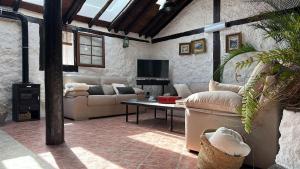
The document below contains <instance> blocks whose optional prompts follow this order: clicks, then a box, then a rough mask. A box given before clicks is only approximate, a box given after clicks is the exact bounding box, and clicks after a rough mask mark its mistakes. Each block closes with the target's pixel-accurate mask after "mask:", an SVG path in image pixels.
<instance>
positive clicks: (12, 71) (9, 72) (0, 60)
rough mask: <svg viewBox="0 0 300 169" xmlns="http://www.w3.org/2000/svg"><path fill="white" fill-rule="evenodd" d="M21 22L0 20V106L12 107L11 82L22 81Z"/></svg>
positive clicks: (9, 110) (8, 108) (9, 109)
mask: <svg viewBox="0 0 300 169" xmlns="http://www.w3.org/2000/svg"><path fill="white" fill-rule="evenodd" d="M21 40H22V36H21V23H20V22H16V21H12V20H7V19H1V20H0V54H1V56H0V65H1V66H0V104H1V105H0V106H3V104H5V105H7V111H8V112H9V118H11V113H10V112H11V108H12V104H11V103H12V84H13V83H18V82H21V81H22V48H21V47H22V44H21Z"/></svg>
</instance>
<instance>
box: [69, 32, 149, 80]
mask: <svg viewBox="0 0 300 169" xmlns="http://www.w3.org/2000/svg"><path fill="white" fill-rule="evenodd" d="M150 46H151V44H148V43H143V42H136V41H129V47H128V48H123V40H122V39H118V38H111V37H105V68H88V67H79V72H78V73H79V74H87V75H93V76H100V77H126V78H127V80H128V82H129V83H130V84H131V85H135V80H136V69H137V68H136V67H137V59H138V58H147V57H149V52H150ZM66 74H74V73H66Z"/></svg>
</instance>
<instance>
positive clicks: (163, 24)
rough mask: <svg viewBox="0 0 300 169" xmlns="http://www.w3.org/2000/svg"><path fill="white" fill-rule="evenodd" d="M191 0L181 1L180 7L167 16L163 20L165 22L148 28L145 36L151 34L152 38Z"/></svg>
mask: <svg viewBox="0 0 300 169" xmlns="http://www.w3.org/2000/svg"><path fill="white" fill-rule="evenodd" d="M192 1H193V0H185V1H183V2H182V1H181V2H182V3H181V5H180V7H179V8H178V9H177V10H175V11H174V12H172V13H171V14H170V15H169V17H168V18H167V19H166V20H165V22H163V21H161V22H160V24H158V25H157V26H156V27H154V29H151V30H149V32H147V33H145V34H146V35H147V36H151V37H152V38H153V37H154V36H156V35H157V34H158V33H159V32H160V31H161V30H162V29H163V28H165V27H166V26H167V25H168V24H169V23H170V22H171V21H172V20H173V19H174V18H175V17H176V16H177V15H178V14H179V13H180V12H181V11H182V10H183V9H184V8H185V7H186V6H187V5H189V4H190V3H191V2H192Z"/></svg>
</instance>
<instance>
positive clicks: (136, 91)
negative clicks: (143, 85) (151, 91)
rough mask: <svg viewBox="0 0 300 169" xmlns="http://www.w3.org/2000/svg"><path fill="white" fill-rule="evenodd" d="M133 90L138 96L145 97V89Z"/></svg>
mask: <svg viewBox="0 0 300 169" xmlns="http://www.w3.org/2000/svg"><path fill="white" fill-rule="evenodd" d="M133 90H134V93H135V94H137V95H143V94H144V93H145V91H144V90H143V89H140V88H137V87H134V88H133Z"/></svg>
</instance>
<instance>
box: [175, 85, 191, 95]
mask: <svg viewBox="0 0 300 169" xmlns="http://www.w3.org/2000/svg"><path fill="white" fill-rule="evenodd" d="M174 88H175V89H176V92H177V94H178V96H179V97H182V98H186V97H188V96H190V95H191V94H192V92H191V90H190V89H189V87H188V86H187V85H186V84H174Z"/></svg>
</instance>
